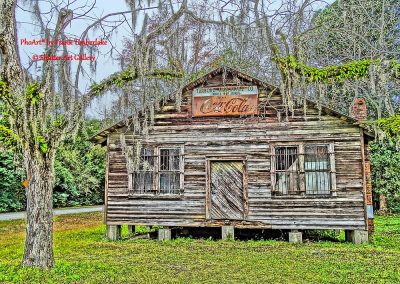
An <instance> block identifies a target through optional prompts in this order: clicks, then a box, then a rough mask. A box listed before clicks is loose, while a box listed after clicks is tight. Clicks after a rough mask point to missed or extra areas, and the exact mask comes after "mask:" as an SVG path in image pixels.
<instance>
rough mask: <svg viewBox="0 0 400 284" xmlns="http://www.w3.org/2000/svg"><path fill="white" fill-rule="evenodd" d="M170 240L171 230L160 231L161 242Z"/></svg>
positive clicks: (159, 238)
mask: <svg viewBox="0 0 400 284" xmlns="http://www.w3.org/2000/svg"><path fill="white" fill-rule="evenodd" d="M170 239H171V229H169V228H163V229H158V240H159V241H168V240H170Z"/></svg>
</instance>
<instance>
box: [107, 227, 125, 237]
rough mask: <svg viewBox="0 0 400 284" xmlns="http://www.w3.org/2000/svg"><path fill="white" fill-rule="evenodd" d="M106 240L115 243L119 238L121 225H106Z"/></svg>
mask: <svg viewBox="0 0 400 284" xmlns="http://www.w3.org/2000/svg"><path fill="white" fill-rule="evenodd" d="M106 227H107V228H106V230H107V238H108V239H109V240H111V241H116V240H119V239H120V238H121V225H107V226H106Z"/></svg>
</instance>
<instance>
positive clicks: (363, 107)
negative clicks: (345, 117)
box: [350, 98, 368, 121]
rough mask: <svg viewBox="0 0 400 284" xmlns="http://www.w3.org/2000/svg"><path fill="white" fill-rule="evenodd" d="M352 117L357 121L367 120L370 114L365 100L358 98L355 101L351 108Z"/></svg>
mask: <svg viewBox="0 0 400 284" xmlns="http://www.w3.org/2000/svg"><path fill="white" fill-rule="evenodd" d="M350 117H352V118H354V119H356V120H357V121H363V120H366V119H367V117H368V112H367V103H366V102H365V99H363V98H358V99H355V100H354V101H353V104H352V105H351V107H350Z"/></svg>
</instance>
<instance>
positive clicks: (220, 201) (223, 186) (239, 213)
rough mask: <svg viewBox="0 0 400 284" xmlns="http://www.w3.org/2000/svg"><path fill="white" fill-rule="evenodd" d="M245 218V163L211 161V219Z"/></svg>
mask: <svg viewBox="0 0 400 284" xmlns="http://www.w3.org/2000/svg"><path fill="white" fill-rule="evenodd" d="M243 217H244V196H243V163H242V162H240V161H211V219H214V220H220V219H233V220H235V219H236V220H240V219H243Z"/></svg>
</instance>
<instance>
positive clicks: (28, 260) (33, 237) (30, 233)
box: [22, 153, 54, 268]
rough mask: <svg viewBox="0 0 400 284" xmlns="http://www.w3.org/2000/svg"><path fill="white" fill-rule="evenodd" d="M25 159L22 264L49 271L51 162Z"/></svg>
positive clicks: (50, 250) (38, 157) (50, 264)
mask: <svg viewBox="0 0 400 284" xmlns="http://www.w3.org/2000/svg"><path fill="white" fill-rule="evenodd" d="M35 156H36V157H32V156H30V155H26V156H25V159H24V160H25V161H24V162H25V165H26V169H27V174H28V177H27V178H28V184H29V185H28V188H27V190H26V200H27V208H26V214H27V222H28V223H27V226H26V239H25V252H24V257H23V261H22V264H23V265H24V266H36V267H41V268H50V267H52V266H53V265H54V256H53V198H52V197H53V185H54V173H53V171H54V170H53V165H52V164H53V158H51V157H47V156H46V157H41V154H40V153H37V155H35Z"/></svg>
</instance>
